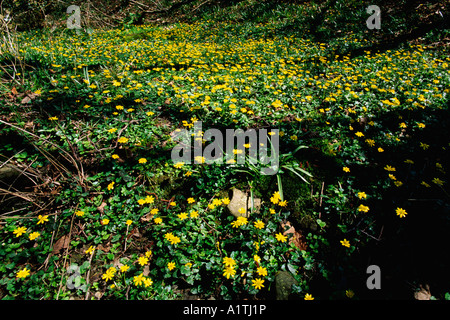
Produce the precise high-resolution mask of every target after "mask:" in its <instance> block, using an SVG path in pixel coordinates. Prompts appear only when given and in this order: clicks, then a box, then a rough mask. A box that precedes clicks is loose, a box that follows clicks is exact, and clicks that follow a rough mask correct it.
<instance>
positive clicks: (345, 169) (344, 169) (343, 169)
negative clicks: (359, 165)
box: [342, 167, 350, 172]
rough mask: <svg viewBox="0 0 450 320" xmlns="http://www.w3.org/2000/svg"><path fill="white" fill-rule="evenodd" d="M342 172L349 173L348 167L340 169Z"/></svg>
mask: <svg viewBox="0 0 450 320" xmlns="http://www.w3.org/2000/svg"><path fill="white" fill-rule="evenodd" d="M342 171H344V172H350V168H349V167H343V168H342Z"/></svg>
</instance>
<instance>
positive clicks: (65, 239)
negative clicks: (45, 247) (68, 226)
mask: <svg viewBox="0 0 450 320" xmlns="http://www.w3.org/2000/svg"><path fill="white" fill-rule="evenodd" d="M69 242H70V237H69V236H68V235H65V236H62V237H61V238H59V239H58V241H56V243H55V245H54V246H53V250H52V253H53V254H58V253H59V251H60V250H63V249H67V248H68V247H69Z"/></svg>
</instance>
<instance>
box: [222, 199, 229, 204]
mask: <svg viewBox="0 0 450 320" xmlns="http://www.w3.org/2000/svg"><path fill="white" fill-rule="evenodd" d="M222 203H223V204H224V205H228V204H229V203H230V199H229V198H223V199H222Z"/></svg>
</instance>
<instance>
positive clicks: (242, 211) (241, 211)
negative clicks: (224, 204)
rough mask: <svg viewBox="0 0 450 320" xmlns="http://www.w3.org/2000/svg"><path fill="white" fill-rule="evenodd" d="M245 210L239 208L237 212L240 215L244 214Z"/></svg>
mask: <svg viewBox="0 0 450 320" xmlns="http://www.w3.org/2000/svg"><path fill="white" fill-rule="evenodd" d="M246 211H247V210H245V208H239V210H238V212H239V213H240V214H245V213H246Z"/></svg>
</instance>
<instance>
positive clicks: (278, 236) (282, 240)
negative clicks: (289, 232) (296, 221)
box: [275, 233, 287, 242]
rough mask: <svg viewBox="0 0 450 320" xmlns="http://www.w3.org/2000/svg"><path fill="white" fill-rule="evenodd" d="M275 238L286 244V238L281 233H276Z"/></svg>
mask: <svg viewBox="0 0 450 320" xmlns="http://www.w3.org/2000/svg"><path fill="white" fill-rule="evenodd" d="M275 238H276V239H277V240H278V241H280V242H286V240H287V237H286V236H285V235H283V234H281V233H277V234H276V235H275Z"/></svg>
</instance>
